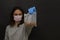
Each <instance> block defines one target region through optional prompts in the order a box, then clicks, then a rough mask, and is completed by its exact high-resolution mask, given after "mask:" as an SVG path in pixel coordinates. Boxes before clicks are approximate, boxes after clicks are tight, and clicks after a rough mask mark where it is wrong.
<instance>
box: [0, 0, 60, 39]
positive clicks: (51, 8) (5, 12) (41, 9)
mask: <svg viewBox="0 0 60 40" xmlns="http://www.w3.org/2000/svg"><path fill="white" fill-rule="evenodd" d="M53 2H54V3H53ZM33 5H35V6H36V7H37V14H38V15H37V22H38V27H37V28H33V30H32V33H31V35H30V37H29V40H56V39H57V40H58V38H59V36H60V27H58V26H59V24H60V23H59V22H60V18H59V17H60V15H59V14H58V13H60V2H59V1H57V0H56V1H55V0H54V1H53V0H52V1H51V0H49V1H48V0H35V1H34V2H33V0H0V40H3V38H4V33H5V28H6V26H7V25H8V23H9V16H10V13H11V11H12V8H13V7H14V6H19V7H22V8H23V9H24V11H26V10H27V9H28V8H29V7H31V6H33ZM58 9H59V10H58ZM57 19H58V20H57Z"/></svg>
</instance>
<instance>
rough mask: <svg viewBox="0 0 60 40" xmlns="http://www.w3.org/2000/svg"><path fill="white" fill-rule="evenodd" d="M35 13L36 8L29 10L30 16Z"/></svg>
mask: <svg viewBox="0 0 60 40" xmlns="http://www.w3.org/2000/svg"><path fill="white" fill-rule="evenodd" d="M34 12H36V8H35V7H31V8H29V9H28V13H29V14H33V13H34Z"/></svg>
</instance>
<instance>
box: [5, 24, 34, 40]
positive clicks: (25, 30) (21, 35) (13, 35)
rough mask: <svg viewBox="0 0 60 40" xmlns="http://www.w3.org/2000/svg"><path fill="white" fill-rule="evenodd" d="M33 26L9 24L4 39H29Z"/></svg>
mask: <svg viewBox="0 0 60 40" xmlns="http://www.w3.org/2000/svg"><path fill="white" fill-rule="evenodd" d="M32 28H33V27H25V25H24V24H22V25H19V27H11V26H10V25H8V26H7V28H6V33H5V39H4V40H28V36H29V34H30V33H31V30H32Z"/></svg>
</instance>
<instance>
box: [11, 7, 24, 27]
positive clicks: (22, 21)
mask: <svg viewBox="0 0 60 40" xmlns="http://www.w3.org/2000/svg"><path fill="white" fill-rule="evenodd" d="M17 9H19V10H20V11H21V12H22V15H23V17H22V20H21V21H20V23H19V24H18V25H17V26H19V25H21V24H23V23H24V11H23V10H22V9H21V8H19V7H15V8H13V10H12V13H11V16H10V26H14V24H15V21H14V18H13V13H14V11H15V10H17Z"/></svg>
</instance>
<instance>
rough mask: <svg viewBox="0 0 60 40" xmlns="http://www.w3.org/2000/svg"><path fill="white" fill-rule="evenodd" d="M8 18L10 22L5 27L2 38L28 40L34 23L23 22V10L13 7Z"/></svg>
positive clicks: (6, 39)
mask: <svg viewBox="0 0 60 40" xmlns="http://www.w3.org/2000/svg"><path fill="white" fill-rule="evenodd" d="M10 19H11V20H10V21H11V22H10V24H9V25H8V26H7V28H6V32H5V39H4V40H28V36H29V34H30V32H31V30H32V28H33V26H34V23H28V22H24V11H23V10H22V9H21V8H19V7H15V8H14V9H13V11H12V13H11V17H10Z"/></svg>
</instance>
